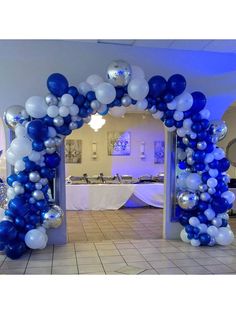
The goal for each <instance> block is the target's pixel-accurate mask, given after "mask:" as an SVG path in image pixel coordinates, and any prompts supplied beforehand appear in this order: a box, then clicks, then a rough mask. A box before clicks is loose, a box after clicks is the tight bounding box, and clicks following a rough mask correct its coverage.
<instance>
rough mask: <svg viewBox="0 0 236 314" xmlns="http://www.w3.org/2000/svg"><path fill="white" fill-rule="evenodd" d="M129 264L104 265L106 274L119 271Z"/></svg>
mask: <svg viewBox="0 0 236 314" xmlns="http://www.w3.org/2000/svg"><path fill="white" fill-rule="evenodd" d="M126 265H127V264H126V263H125V262H123V263H112V264H108V263H106V264H103V267H104V269H105V272H114V271H116V270H117V269H119V268H121V267H124V266H126Z"/></svg>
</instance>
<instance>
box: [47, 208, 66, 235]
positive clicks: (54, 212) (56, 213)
mask: <svg viewBox="0 0 236 314" xmlns="http://www.w3.org/2000/svg"><path fill="white" fill-rule="evenodd" d="M63 215H64V213H63V210H62V209H61V208H60V207H59V206H58V205H52V206H51V207H50V209H49V211H47V212H45V213H43V215H42V216H43V227H44V228H46V229H49V228H58V227H59V226H60V225H61V223H62V217H63Z"/></svg>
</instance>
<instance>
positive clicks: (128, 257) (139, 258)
mask: <svg viewBox="0 0 236 314" xmlns="http://www.w3.org/2000/svg"><path fill="white" fill-rule="evenodd" d="M123 258H124V260H125V261H126V263H129V262H142V261H143V262H145V258H144V257H143V256H142V255H141V254H140V255H138V254H137V255H123Z"/></svg>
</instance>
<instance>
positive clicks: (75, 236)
mask: <svg viewBox="0 0 236 314" xmlns="http://www.w3.org/2000/svg"><path fill="white" fill-rule="evenodd" d="M67 222H68V223H67V225H68V227H67V231H68V240H69V242H74V241H101V240H121V239H133V240H139V239H161V238H162V209H158V208H148V207H147V208H134V209H120V210H104V211H92V210H90V211H70V210H68V211H67Z"/></svg>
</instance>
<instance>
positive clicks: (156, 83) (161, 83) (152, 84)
mask: <svg viewBox="0 0 236 314" xmlns="http://www.w3.org/2000/svg"><path fill="white" fill-rule="evenodd" d="M148 85H149V95H150V96H151V97H160V96H161V95H162V94H163V93H164V92H165V90H166V80H165V79H164V77H162V76H160V75H156V76H153V77H152V78H150V80H149V81H148Z"/></svg>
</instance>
